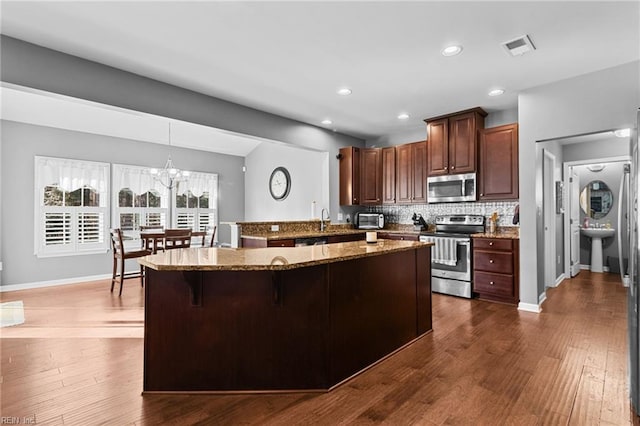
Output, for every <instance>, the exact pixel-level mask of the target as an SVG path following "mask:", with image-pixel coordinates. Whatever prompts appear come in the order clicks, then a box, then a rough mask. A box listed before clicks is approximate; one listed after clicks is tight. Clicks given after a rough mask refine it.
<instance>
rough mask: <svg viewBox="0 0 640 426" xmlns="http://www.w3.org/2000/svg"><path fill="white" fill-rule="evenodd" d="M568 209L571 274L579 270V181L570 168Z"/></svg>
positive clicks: (573, 274) (573, 275)
mask: <svg viewBox="0 0 640 426" xmlns="http://www.w3.org/2000/svg"><path fill="white" fill-rule="evenodd" d="M569 173H570V174H569V211H570V214H571V216H570V217H571V219H570V222H569V223H570V224H569V226H570V229H571V242H570V243H569V244H571V276H572V277H575V276H576V275H578V272H580V181H579V179H578V174H577V173H576V172H575V171H574V170H573V167H571V168H570V172H569Z"/></svg>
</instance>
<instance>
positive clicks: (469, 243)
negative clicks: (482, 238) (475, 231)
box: [457, 241, 471, 246]
mask: <svg viewBox="0 0 640 426" xmlns="http://www.w3.org/2000/svg"><path fill="white" fill-rule="evenodd" d="M457 243H458V244H460V245H461V246H469V245H471V241H457Z"/></svg>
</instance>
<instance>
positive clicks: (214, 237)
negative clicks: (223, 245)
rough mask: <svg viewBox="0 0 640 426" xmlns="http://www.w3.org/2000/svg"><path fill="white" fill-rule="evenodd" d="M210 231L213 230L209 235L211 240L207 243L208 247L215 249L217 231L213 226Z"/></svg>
mask: <svg viewBox="0 0 640 426" xmlns="http://www.w3.org/2000/svg"><path fill="white" fill-rule="evenodd" d="M212 229H213V232H212V233H211V240H210V241H209V247H215V244H216V229H218V227H217V226H214V227H213V228H212ZM202 246H203V247H204V244H202Z"/></svg>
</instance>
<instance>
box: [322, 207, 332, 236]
mask: <svg viewBox="0 0 640 426" xmlns="http://www.w3.org/2000/svg"><path fill="white" fill-rule="evenodd" d="M324 212H327V217H326V219H327V220H330V219H331V217H329V210H327V209H326V208H324V207H323V208H322V211H321V212H320V231H324V228H325V227H326V225H325V224H324V220H325V217H324Z"/></svg>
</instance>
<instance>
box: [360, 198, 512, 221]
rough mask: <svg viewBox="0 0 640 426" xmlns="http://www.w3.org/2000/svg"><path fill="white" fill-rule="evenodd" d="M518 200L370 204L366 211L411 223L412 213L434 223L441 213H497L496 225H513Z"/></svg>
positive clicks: (485, 214) (387, 218)
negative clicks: (418, 214)
mask: <svg viewBox="0 0 640 426" xmlns="http://www.w3.org/2000/svg"><path fill="white" fill-rule="evenodd" d="M517 204H518V201H489V202H475V203H438V204H411V205H382V206H370V207H368V208H367V211H368V212H372V213H383V214H384V215H385V219H386V221H387V223H399V224H411V223H413V222H412V220H411V216H413V213H420V214H422V217H424V220H425V221H426V222H427V223H429V224H431V223H435V217H436V216H439V215H443V214H480V215H483V216H484V217H486V218H487V219H489V217H490V216H491V214H492V213H493V212H497V213H498V226H514V225H513V213H514V211H515V207H516V205H517Z"/></svg>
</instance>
